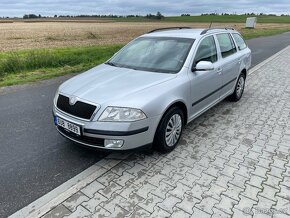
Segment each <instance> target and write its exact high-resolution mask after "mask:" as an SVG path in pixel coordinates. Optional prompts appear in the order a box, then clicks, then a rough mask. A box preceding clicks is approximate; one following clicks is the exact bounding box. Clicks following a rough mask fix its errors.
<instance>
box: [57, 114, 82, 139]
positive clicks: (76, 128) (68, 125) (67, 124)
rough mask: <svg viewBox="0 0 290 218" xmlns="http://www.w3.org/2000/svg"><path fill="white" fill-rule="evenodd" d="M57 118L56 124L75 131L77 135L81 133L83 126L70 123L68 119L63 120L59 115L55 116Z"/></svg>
mask: <svg viewBox="0 0 290 218" xmlns="http://www.w3.org/2000/svg"><path fill="white" fill-rule="evenodd" d="M55 119H56V125H58V126H61V127H62V128H64V129H65V130H68V131H70V132H73V133H75V134H77V135H81V128H80V127H79V126H77V125H75V124H73V123H70V122H68V121H66V120H63V119H61V118H59V117H55Z"/></svg>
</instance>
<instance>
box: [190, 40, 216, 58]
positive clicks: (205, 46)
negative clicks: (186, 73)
mask: <svg viewBox="0 0 290 218" xmlns="http://www.w3.org/2000/svg"><path fill="white" fill-rule="evenodd" d="M200 61H210V62H212V63H214V62H216V61H217V50H216V45H215V41H214V38H213V36H209V37H207V38H205V39H203V40H202V41H201V43H200V44H199V46H198V49H197V52H196V55H195V59H194V64H197V63H198V62H200Z"/></svg>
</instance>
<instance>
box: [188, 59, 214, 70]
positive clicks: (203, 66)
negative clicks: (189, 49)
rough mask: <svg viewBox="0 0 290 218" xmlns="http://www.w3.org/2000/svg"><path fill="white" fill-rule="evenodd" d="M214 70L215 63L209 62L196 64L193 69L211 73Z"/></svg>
mask: <svg viewBox="0 0 290 218" xmlns="http://www.w3.org/2000/svg"><path fill="white" fill-rule="evenodd" d="M210 70H214V65H213V63H211V62H209V61H200V62H198V63H197V64H196V66H195V67H193V68H192V71H193V72H194V71H210Z"/></svg>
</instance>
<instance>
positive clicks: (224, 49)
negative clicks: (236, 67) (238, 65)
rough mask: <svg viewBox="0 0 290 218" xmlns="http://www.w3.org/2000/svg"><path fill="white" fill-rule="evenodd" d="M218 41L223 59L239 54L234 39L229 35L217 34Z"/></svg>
mask: <svg viewBox="0 0 290 218" xmlns="http://www.w3.org/2000/svg"><path fill="white" fill-rule="evenodd" d="M216 36H217V40H218V42H219V45H220V49H221V54H222V57H223V58H225V57H228V56H230V55H232V54H234V53H236V52H237V49H236V46H235V44H234V42H233V39H232V37H231V36H230V35H229V34H227V33H222V34H217V35H216Z"/></svg>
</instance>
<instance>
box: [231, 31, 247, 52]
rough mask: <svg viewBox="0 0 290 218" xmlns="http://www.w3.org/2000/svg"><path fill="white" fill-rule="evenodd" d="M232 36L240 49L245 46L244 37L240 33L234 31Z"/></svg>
mask: <svg viewBox="0 0 290 218" xmlns="http://www.w3.org/2000/svg"><path fill="white" fill-rule="evenodd" d="M233 37H234V39H235V41H236V43H237V45H238V48H239V49H240V50H243V49H245V48H247V45H246V43H245V41H244V39H243V38H242V37H241V36H240V34H238V33H234V34H233Z"/></svg>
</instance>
